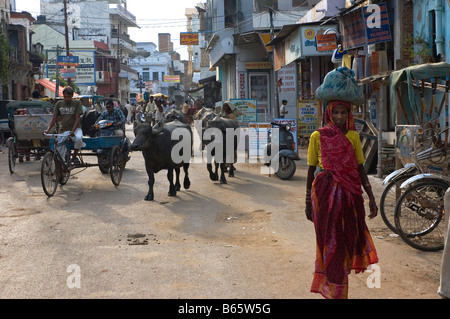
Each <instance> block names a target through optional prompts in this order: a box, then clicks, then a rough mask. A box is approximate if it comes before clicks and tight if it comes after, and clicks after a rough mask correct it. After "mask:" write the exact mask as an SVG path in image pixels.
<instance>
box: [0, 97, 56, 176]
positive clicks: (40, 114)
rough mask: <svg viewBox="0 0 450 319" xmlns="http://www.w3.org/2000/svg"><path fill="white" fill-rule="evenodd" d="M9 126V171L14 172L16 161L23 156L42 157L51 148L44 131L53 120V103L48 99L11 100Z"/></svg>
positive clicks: (9, 104) (8, 110)
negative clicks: (43, 133)
mask: <svg viewBox="0 0 450 319" xmlns="http://www.w3.org/2000/svg"><path fill="white" fill-rule="evenodd" d="M6 109H7V112H8V126H9V128H10V130H11V136H10V137H9V138H8V140H7V142H6V145H7V146H8V163H9V171H10V173H11V174H13V173H14V171H15V168H16V161H17V159H18V158H19V160H22V159H23V157H27V156H33V157H37V158H39V157H41V156H43V155H45V153H46V152H47V150H48V149H49V148H50V144H49V142H48V140H47V139H45V138H44V136H43V135H42V132H43V131H44V130H45V129H46V128H47V127H48V124H49V123H50V121H51V120H52V117H53V114H51V113H52V110H53V105H52V104H51V103H50V102H47V101H41V100H36V101H11V102H9V103H8V104H7V105H6Z"/></svg>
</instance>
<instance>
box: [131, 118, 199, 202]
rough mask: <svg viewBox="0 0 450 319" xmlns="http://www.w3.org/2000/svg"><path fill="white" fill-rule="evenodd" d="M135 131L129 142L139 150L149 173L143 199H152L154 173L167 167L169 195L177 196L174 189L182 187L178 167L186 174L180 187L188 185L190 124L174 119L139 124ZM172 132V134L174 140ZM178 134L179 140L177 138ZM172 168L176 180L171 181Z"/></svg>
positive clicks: (190, 142)
mask: <svg viewBox="0 0 450 319" xmlns="http://www.w3.org/2000/svg"><path fill="white" fill-rule="evenodd" d="M134 134H135V136H136V138H135V139H134V141H133V143H132V145H131V151H142V155H143V156H144V159H145V169H146V171H147V175H148V193H147V195H146V196H145V200H147V201H151V200H153V199H154V192H153V185H154V183H155V174H156V173H158V172H159V171H161V170H167V179H168V180H169V183H170V186H169V193H168V196H176V194H177V191H179V190H180V189H181V184H180V171H181V168H183V170H184V174H185V176H184V183H183V186H184V188H185V189H189V187H190V185H191V182H190V180H189V172H188V171H189V163H190V156H191V149H192V132H191V127H190V126H189V125H188V124H185V123H181V122H180V121H177V120H175V121H172V122H170V123H162V122H160V123H158V124H156V125H155V126H153V127H152V126H151V125H150V124H147V123H142V124H140V125H139V126H137V127H136V129H135V130H134ZM172 135H174V136H175V139H173V140H172ZM177 136H178V137H179V138H178V139H176V137H177ZM175 148H176V149H175ZM174 149H175V151H174ZM174 171H175V173H176V181H175V183H174V182H173V177H174V176H173V175H174V174H173V172H174Z"/></svg>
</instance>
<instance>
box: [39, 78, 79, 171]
mask: <svg viewBox="0 0 450 319" xmlns="http://www.w3.org/2000/svg"><path fill="white" fill-rule="evenodd" d="M63 96H64V100H62V101H58V102H57V103H56V105H55V109H54V111H53V118H52V120H51V122H50V124H49V125H48V128H47V130H46V131H45V132H44V133H45V134H48V132H49V131H50V130H51V129H52V128H53V126H54V125H55V124H56V121H58V119H59V128H60V132H59V133H61V134H66V135H68V136H70V137H71V138H72V140H73V141H74V143H75V145H74V152H73V154H72V160H71V162H72V163H73V164H79V163H80V160H79V159H78V157H77V155H78V151H79V149H80V148H82V147H85V146H86V144H85V143H84V142H83V131H82V130H81V124H80V116H81V114H83V107H82V105H81V101H80V100H73V89H72V88H71V87H70V86H66V87H65V88H64V90H63ZM58 142H59V141H58Z"/></svg>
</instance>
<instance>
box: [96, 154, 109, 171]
mask: <svg viewBox="0 0 450 319" xmlns="http://www.w3.org/2000/svg"><path fill="white" fill-rule="evenodd" d="M97 159H98V168H99V169H100V172H102V173H103V174H106V173H108V172H109V162H108V156H106V155H98V156H97Z"/></svg>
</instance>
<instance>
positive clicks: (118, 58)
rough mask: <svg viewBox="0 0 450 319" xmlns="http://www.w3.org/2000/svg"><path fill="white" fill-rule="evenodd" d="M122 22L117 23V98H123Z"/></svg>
mask: <svg viewBox="0 0 450 319" xmlns="http://www.w3.org/2000/svg"><path fill="white" fill-rule="evenodd" d="M120 23H121V22H119V23H118V24H117V98H119V99H120V98H121V94H120V81H119V79H120V77H119V73H120Z"/></svg>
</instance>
